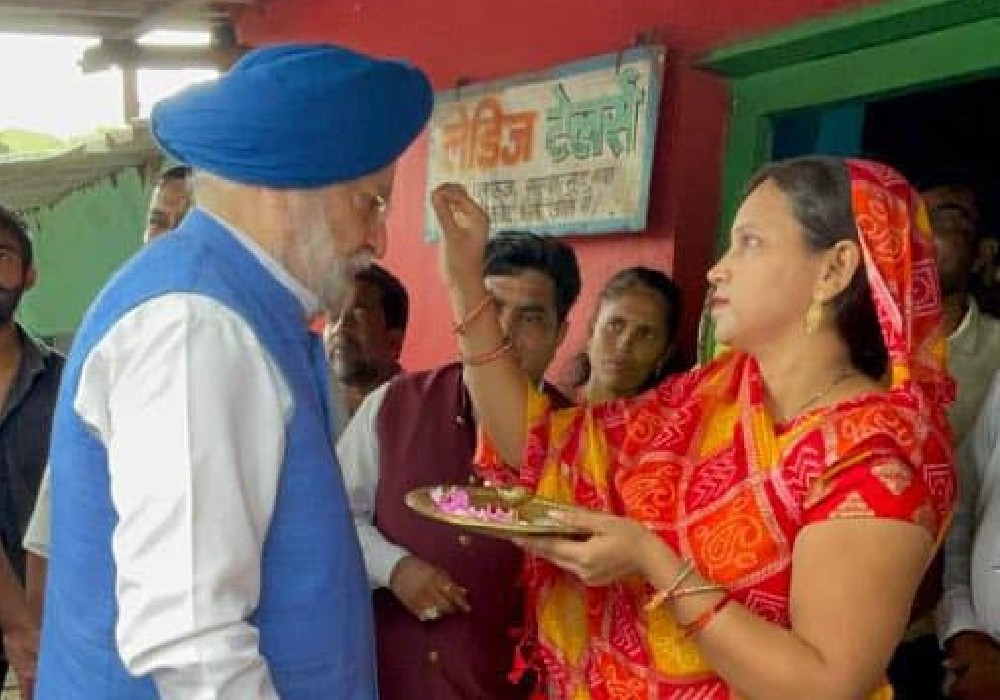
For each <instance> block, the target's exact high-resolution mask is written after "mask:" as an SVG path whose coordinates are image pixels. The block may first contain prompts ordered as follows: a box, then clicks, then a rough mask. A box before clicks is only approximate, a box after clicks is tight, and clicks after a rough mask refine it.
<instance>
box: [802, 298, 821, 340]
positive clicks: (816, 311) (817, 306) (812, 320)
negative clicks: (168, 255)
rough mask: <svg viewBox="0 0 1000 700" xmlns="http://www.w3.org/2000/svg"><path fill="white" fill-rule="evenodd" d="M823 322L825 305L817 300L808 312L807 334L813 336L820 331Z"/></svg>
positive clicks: (810, 305)
mask: <svg viewBox="0 0 1000 700" xmlns="http://www.w3.org/2000/svg"><path fill="white" fill-rule="evenodd" d="M822 322H823V304H822V303H821V302H819V301H817V300H815V299H813V301H812V303H811V304H809V309H808V310H807V311H806V334H807V335H813V334H814V333H815V332H816V331H818V330H819V324H820V323H822Z"/></svg>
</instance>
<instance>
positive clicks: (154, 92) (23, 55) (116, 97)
mask: <svg viewBox="0 0 1000 700" xmlns="http://www.w3.org/2000/svg"><path fill="white" fill-rule="evenodd" d="M147 39H150V40H157V41H171V42H175V43H193V42H196V41H203V40H204V39H203V37H196V36H188V35H181V34H179V33H176V32H172V33H166V32H161V33H158V35H157V36H153V37H148V38H147ZM96 43H97V40H96V39H83V38H79V37H51V36H38V35H20V34H2V33H0V66H2V68H0V75H2V77H3V84H4V94H3V98H2V99H0V130H3V129H11V128H15V129H26V130H28V131H37V132H41V133H45V134H50V135H52V136H57V137H59V138H67V137H71V136H82V135H85V134H89V133H91V132H93V131H94V130H95V129H97V128H99V127H106V126H119V125H122V124H123V117H122V92H121V90H122V87H121V86H122V79H121V71H119V70H118V69H116V68H115V69H110V70H106V71H101V72H98V73H91V74H89V75H84V74H83V71H81V70H80V67H79V66H78V65H77V62H78V61H79V60H80V57H81V56H82V55H83V51H84V49H86V48H87V47H89V46H93V45H94V44H96ZM212 75H214V71H206V70H140V71H139V77H138V87H139V102H140V109H141V113H142V115H143V116H146V115H148V114H149V110H150V108H151V107H152V105H153V104H154V103H155V102H156V100H158V99H160V98H162V97H164V96H166V95H169V94H171V93H173V92H175V91H176V90H178V89H180V88H181V87H183V86H184V85H187V84H190V83H192V82H197V81H201V80H205V79H207V78H210V77H211V76H212Z"/></svg>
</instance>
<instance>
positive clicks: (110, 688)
mask: <svg viewBox="0 0 1000 700" xmlns="http://www.w3.org/2000/svg"><path fill="white" fill-rule="evenodd" d="M431 103H432V92H431V88H430V85H429V83H428V81H427V78H426V77H425V76H424V75H423V73H421V72H420V71H418V70H416V69H414V68H413V67H411V66H409V65H407V64H405V63H401V62H396V61H388V60H380V59H374V58H370V57H367V56H363V55H361V54H358V53H355V52H353V51H349V50H346V49H342V48H338V47H334V46H327V45H282V46H274V47H269V48H264V49H260V50H257V51H254V52H251V53H249V54H247V55H246V56H245V57H244V58H243V59H242V60H241V61H240V62H239V63H238V64H236V65H235V66H234V67H233V69H232V70H231V71H230V72H229V73H228V74H226V75H224V76H223V77H221V78H220V79H218V80H217V81H215V82H212V83H207V84H203V85H199V86H195V87H192V88H189V89H187V90H185V91H183V92H181V93H180V94H178V95H176V96H175V97H172V98H170V99H167V100H165V101H164V102H161V103H159V104H158V105H157V106H156V107H155V108H154V110H153V115H152V120H151V124H152V131H153V134H154V136H155V138H156V139H157V141H158V142H159V143H160V145H161V146H162V147H163V149H164V150H165V151H166V152H167V153H168V154H169V155H171V156H172V157H174V158H175V159H176V160H178V161H180V162H183V163H186V164H188V165H190V166H191V167H192V168H193V170H194V175H193V193H194V200H195V208H194V209H192V211H191V212H190V213H189V214H188V215H187V216H186V217H185V219H184V220H183V222H182V223H181V225H180V226H179V227H178V228H177V229H176V230H175V231H174V232H173V233H172V234H171V235H170V236H163V237H161V238H158V239H156V240H155V241H154V242H152V243H151V244H150V245H149V246H147V247H145V248H144V249H143V250H142V251H141V252H140V254H139V255H138V256H136V257H135V258H134V259H133V260H132V261H131V262H129V263H128V264H127V265H126V266H125V267H124V268H123V269H122V270H121V271H119V272H118V273H117V274H116V275H115V277H114V278H113V279H112V280H111V282H109V284H108V285H107V286H106V287H105V289H104V290H103V291H102V292H101V294H100V295H99V296H98V298H97V300H96V301H95V302H94V304H93V306H92V307H91V308H90V310H89V312H88V313H87V316H86V317H85V319H84V320H83V322H82V325H81V327H80V329H79V331H78V333H77V335H76V340H75V343H74V347H73V349H72V351H71V353H70V357H69V360H68V362H67V366H66V371H65V372H64V375H63V385H62V390H61V394H60V398H59V404H58V406H57V409H56V417H55V422H54V428H53V439H52V440H53V441H52V447H51V452H50V454H51V470H52V471H51V473H52V504H53V511H52V551H51V558H50V564H49V566H50V569H49V571H50V577H49V584H48V588H47V591H46V604H45V617H44V622H43V628H42V648H41V658H40V662H39V674H38V675H39V677H38V686H37V692H36V697H38V698H41V699H42V700H92V699H93V698H101V699H102V700H106V699H112V698H115V699H117V698H121V699H128V700H132V699H133V698H165V699H175V698H176V699H180V698H184V699H185V700H191V699H195V698H206V699H207V698H212V699H213V700H220V699H238V700H257V699H264V698H267V699H271V698H279V697H280V698H282V699H283V700H313V699H322V698H337V699H338V700H372V699H373V698H375V697H376V691H375V678H374V658H373V650H372V646H373V644H372V627H371V624H372V623H371V608H370V593H369V590H368V587H367V583H366V579H365V573H364V566H363V564H362V560H361V555H360V551H359V548H358V543H357V539H356V537H355V533H354V527H353V523H352V519H351V514H350V511H349V508H348V505H347V499H346V496H345V492H344V486H343V482H342V480H341V476H340V470H339V468H338V465H337V462H336V457H335V455H334V452H333V449H332V445H331V439H330V420H329V411H330V409H329V406H328V400H327V396H328V392H327V386H326V383H327V377H328V374H327V366H326V357H325V354H324V352H323V346H322V342H321V340H320V338H319V337H318V336H316V335H315V334H313V333H311V332H310V331H309V327H308V321H309V319H310V318H311V317H312V316H313V315H315V314H316V313H317V312H318V311H319V310H320V309H322V308H325V309H327V310H330V311H331V312H333V313H336V311H337V309H338V307H339V305H340V304H341V303H342V297H343V295H344V292H345V290H346V289H347V285H348V284H349V282H350V280H351V279H352V277H353V275H354V273H355V272H356V271H357V270H358V269H361V268H363V267H364V266H365V265H367V264H368V261H369V260H370V258H372V257H378V256H380V255H381V254H382V253H383V252H384V249H385V245H386V230H385V220H386V208H387V204H388V201H389V199H390V195H391V190H392V181H393V172H394V167H395V163H396V161H397V159H398V158H399V157H400V155H401V154H402V153H403V151H404V150H405V149H406V148H407V146H408V145H409V144H410V143H411V142H412V141H413V139H414V138H416V136H417V134H418V133H419V132H420V130H421V129H422V128H423V126H424V124H425V123H426V120H427V118H428V116H429V113H430V109H431Z"/></svg>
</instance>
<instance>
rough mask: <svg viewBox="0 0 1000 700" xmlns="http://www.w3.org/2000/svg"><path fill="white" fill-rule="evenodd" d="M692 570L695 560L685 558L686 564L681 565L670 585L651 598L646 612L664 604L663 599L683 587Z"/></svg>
mask: <svg viewBox="0 0 1000 700" xmlns="http://www.w3.org/2000/svg"><path fill="white" fill-rule="evenodd" d="M692 571H694V562H693V561H691V560H690V559H685V560H684V566H682V567H681V570H680V572H678V574H677V576H676V577H675V578H674V580H673V581H671V582H670V585H669V586H667V587H666V588H664V589H663V590H661V591H658V592H657V593H656V595H654V596H653V597H652V598H650V599H649V602H647V603H646V606H645V608H646V612H649V611H650V610H653V609H655V608H658V607H660V605H662V604H663V601H665V600H667V599H669V598H670V596H672V595H673V594H674V592H675V591H676V590H677V589H678V588H680V587H681V584H682V583H684V580H685V579H686V578H687V577H688V576H690V575H691V572H692Z"/></svg>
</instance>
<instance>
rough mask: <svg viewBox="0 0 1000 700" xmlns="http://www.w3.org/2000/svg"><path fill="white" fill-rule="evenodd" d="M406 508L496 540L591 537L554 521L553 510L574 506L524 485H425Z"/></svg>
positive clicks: (411, 494) (408, 497)
mask: <svg viewBox="0 0 1000 700" xmlns="http://www.w3.org/2000/svg"><path fill="white" fill-rule="evenodd" d="M406 505H407V506H409V507H410V508H412V509H413V510H415V511H416V512H417V513H420V514H421V515H423V516H426V517H428V518H432V519H433V520H437V521H439V522H442V523H448V524H449V525H455V526H457V527H460V528H464V529H466V530H471V531H473V532H476V533H478V534H482V535H491V536H493V537H537V536H550V537H586V536H587V535H588V534H589V533H588V532H587V531H586V530H582V529H579V528H575V527H571V526H569V525H567V524H565V523H562V522H560V521H558V520H555V519H554V518H552V515H551V514H552V512H553V511H557V510H568V509H571V508H572V507H571V506H567V505H566V504H564V503H557V502H556V501H550V500H548V499H545V498H540V497H538V496H535V495H534V494H532V493H531V492H530V491H528V490H527V489H524V488H523V487H520V486H451V485H440V486H425V487H423V488H418V489H414V490H412V491H410V492H409V493H407V494H406ZM574 509H575V508H574Z"/></svg>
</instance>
